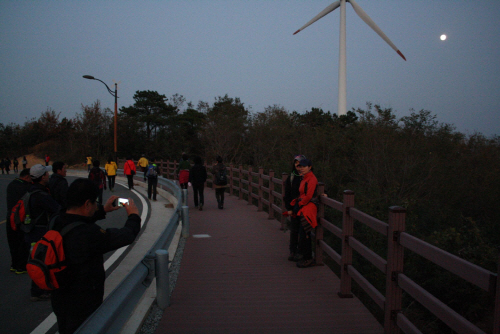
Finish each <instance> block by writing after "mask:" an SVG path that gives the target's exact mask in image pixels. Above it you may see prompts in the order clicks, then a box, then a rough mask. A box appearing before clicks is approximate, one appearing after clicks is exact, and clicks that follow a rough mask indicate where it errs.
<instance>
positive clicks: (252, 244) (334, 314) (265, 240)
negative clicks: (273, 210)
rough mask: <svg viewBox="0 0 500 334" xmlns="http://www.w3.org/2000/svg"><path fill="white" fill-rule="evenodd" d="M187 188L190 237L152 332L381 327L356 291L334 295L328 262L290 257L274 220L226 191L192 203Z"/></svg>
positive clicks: (335, 330)
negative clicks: (309, 263) (199, 204)
mask: <svg viewBox="0 0 500 334" xmlns="http://www.w3.org/2000/svg"><path fill="white" fill-rule="evenodd" d="M189 190H190V193H189V208H190V209H189V212H190V214H189V219H190V220H189V223H190V237H189V238H188V239H187V242H186V246H185V249H184V254H183V258H182V263H181V267H180V273H179V277H178V279H177V283H176V286H175V289H174V291H173V294H172V298H171V306H170V307H169V308H167V309H166V310H165V312H164V315H163V317H162V319H161V322H160V324H159V325H158V327H157V329H156V333H158V334H159V333H257V332H258V333H383V328H382V326H381V325H380V324H379V323H378V322H377V321H376V319H375V318H374V317H373V316H372V315H371V313H370V312H369V311H368V310H367V309H366V308H365V307H364V306H363V304H361V302H360V301H359V300H358V299H357V298H351V299H341V298H339V297H338V296H337V292H338V291H339V279H338V278H337V276H336V275H335V274H334V273H333V272H332V271H331V270H330V269H329V268H328V267H327V266H317V267H312V268H305V269H299V268H297V267H296V265H295V263H294V262H290V261H288V260H287V257H288V240H289V234H288V233H284V232H283V231H280V229H279V227H280V224H279V222H278V221H276V220H269V219H268V218H267V214H266V213H264V212H257V208H256V207H255V206H253V205H248V204H247V202H245V201H242V200H238V198H237V197H235V196H228V195H227V194H226V201H225V202H226V203H225V207H224V209H223V210H219V209H217V204H216V200H215V193H214V191H213V190H211V189H205V206H204V207H203V211H198V210H195V209H194V204H193V199H192V191H191V188H190V189H189Z"/></svg>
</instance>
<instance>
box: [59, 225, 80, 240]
mask: <svg viewBox="0 0 500 334" xmlns="http://www.w3.org/2000/svg"><path fill="white" fill-rule="evenodd" d="M85 224H86V223H85V222H73V223H70V224H67V225H66V226H64V227H63V229H62V230H61V232H59V233H61V237H64V235H65V234H67V233H68V232H69V231H71V230H72V229H74V228H75V227H77V226H80V225H85Z"/></svg>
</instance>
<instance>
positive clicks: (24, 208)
mask: <svg viewBox="0 0 500 334" xmlns="http://www.w3.org/2000/svg"><path fill="white" fill-rule="evenodd" d="M38 192H41V190H39V189H38V190H34V191H32V192H29V191H28V192H26V194H24V195H23V197H21V199H20V200H19V201H17V203H16V205H14V207H13V208H12V211H11V212H10V215H9V222H10V227H11V228H12V230H13V231H17V229H18V228H19V229H20V230H21V231H23V232H25V233H29V232H31V230H32V229H33V227H34V226H35V223H36V222H37V221H38V219H39V218H40V217H41V216H40V217H37V218H36V219H32V217H30V205H29V204H30V197H31V195H33V194H35V193H38ZM42 216H43V214H42ZM26 217H28V219H26Z"/></svg>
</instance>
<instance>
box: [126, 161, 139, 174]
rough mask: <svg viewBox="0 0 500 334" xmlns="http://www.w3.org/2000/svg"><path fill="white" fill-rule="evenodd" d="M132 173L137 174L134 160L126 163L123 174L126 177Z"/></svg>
mask: <svg viewBox="0 0 500 334" xmlns="http://www.w3.org/2000/svg"><path fill="white" fill-rule="evenodd" d="M132 171H134V172H137V170H136V169H135V164H134V162H133V161H132V160H127V161H125V164H124V165H123V172H124V173H125V175H131V174H132Z"/></svg>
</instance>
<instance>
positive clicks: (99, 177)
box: [89, 160, 106, 204]
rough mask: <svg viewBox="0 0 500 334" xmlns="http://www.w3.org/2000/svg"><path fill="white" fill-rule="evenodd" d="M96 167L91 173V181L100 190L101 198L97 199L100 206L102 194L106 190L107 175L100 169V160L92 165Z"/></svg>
mask: <svg viewBox="0 0 500 334" xmlns="http://www.w3.org/2000/svg"><path fill="white" fill-rule="evenodd" d="M92 164H93V165H94V167H92V169H91V170H90V172H89V179H90V180H91V181H92V182H94V184H95V185H96V186H97V188H99V196H98V197H97V201H98V202H99V204H102V193H103V191H104V190H105V189H106V175H105V174H104V172H103V171H102V169H101V168H100V167H99V166H100V165H101V163H100V162H99V160H94V162H93V163H92Z"/></svg>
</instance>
